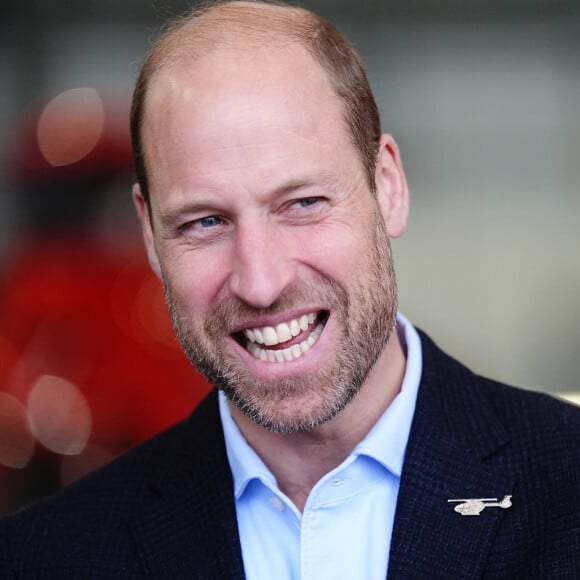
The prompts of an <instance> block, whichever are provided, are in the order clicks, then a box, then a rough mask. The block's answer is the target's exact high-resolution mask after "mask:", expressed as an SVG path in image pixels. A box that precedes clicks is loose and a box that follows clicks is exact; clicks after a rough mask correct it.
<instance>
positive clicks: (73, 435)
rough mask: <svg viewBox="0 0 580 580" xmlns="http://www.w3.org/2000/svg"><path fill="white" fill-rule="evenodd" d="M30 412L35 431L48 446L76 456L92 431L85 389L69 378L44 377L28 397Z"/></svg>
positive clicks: (37, 436)
mask: <svg viewBox="0 0 580 580" xmlns="http://www.w3.org/2000/svg"><path fill="white" fill-rule="evenodd" d="M28 415H29V417H30V423H31V427H32V431H33V433H34V434H35V435H36V438H37V439H38V441H39V442H40V443H42V445H44V446H45V447H46V448H47V449H50V450H51V451H54V452H56V453H61V454H63V455H76V454H78V453H81V452H82V450H83V449H84V448H85V446H86V444H87V441H88V439H89V437H90V434H91V428H92V418H91V410H90V408H89V405H88V403H87V400H86V399H85V397H84V395H83V394H82V393H81V391H80V390H79V389H78V388H77V387H75V386H74V385H73V384H72V383H70V382H69V381H67V380H65V379H63V378H61V377H56V376H52V375H43V376H41V377H40V378H39V379H38V380H37V381H36V383H35V384H34V386H33V387H32V389H31V391H30V395H29V397H28Z"/></svg>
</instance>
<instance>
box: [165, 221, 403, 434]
mask: <svg viewBox="0 0 580 580" xmlns="http://www.w3.org/2000/svg"><path fill="white" fill-rule="evenodd" d="M373 225H374V227H373V228H371V229H370V234H369V240H368V255H367V256H366V258H367V267H366V272H363V275H362V276H360V277H359V282H358V286H356V287H355V288H354V289H352V290H350V291H347V290H345V289H344V288H342V287H341V286H340V285H339V284H337V283H336V282H334V281H333V280H330V279H328V278H325V277H323V276H322V275H319V276H318V278H317V279H316V280H315V281H314V282H308V283H306V282H300V281H297V282H296V283H295V284H294V285H292V286H290V287H288V288H286V289H285V290H284V293H283V294H282V295H281V296H280V297H279V298H278V299H277V300H276V301H275V303H273V304H272V305H271V306H270V307H268V308H266V309H255V308H252V307H250V306H248V305H247V304H245V303H244V302H242V301H240V300H237V299H235V298H232V299H228V300H227V301H222V302H220V303H218V304H216V306H215V307H214V308H213V309H212V310H211V311H210V313H209V314H208V316H207V317H206V320H205V324H204V325H203V328H194V327H193V324H192V318H191V316H189V315H188V312H187V308H184V307H183V306H182V305H181V304H180V303H179V302H178V301H177V300H176V299H175V297H174V295H173V292H172V290H171V286H170V284H169V282H168V277H167V276H166V275H165V273H164V276H163V279H164V286H165V293H166V299H167V303H168V306H169V310H170V313H171V318H172V320H173V326H174V329H175V333H176V335H177V338H178V339H179V342H180V344H181V347H182V349H183V351H184V352H185V354H186V356H187V358H188V359H189V360H190V362H191V363H192V364H193V365H194V366H195V367H196V368H197V370H198V371H199V372H201V373H202V374H203V375H204V376H205V378H206V379H207V380H208V381H209V382H210V383H212V384H213V385H214V386H215V387H216V388H218V389H220V390H222V391H223V392H224V393H225V395H226V396H227V398H228V399H229V400H230V401H231V402H232V403H233V404H234V405H235V406H236V407H237V408H238V409H240V411H242V412H243V413H244V414H245V415H246V416H247V417H249V418H250V419H251V420H253V421H254V422H256V423H257V424H258V425H260V426H262V427H264V428H266V429H268V430H270V431H272V432H275V433H279V434H289V433H295V432H298V431H311V430H313V429H316V428H317V427H319V426H320V425H322V424H323V423H325V422H327V421H329V420H330V419H332V418H333V417H335V416H336V415H337V414H338V413H340V411H342V410H343V409H344V408H345V406H346V405H347V404H348V403H349V402H350V401H351V400H352V399H353V398H354V397H355V396H356V394H357V393H358V392H359V390H360V388H361V387H362V385H363V384H364V382H365V380H366V378H367V376H368V374H369V372H370V371H371V369H372V368H373V366H374V365H375V363H376V361H377V359H378V358H379V356H380V354H381V353H382V351H383V349H384V347H385V345H386V344H387V342H388V340H389V338H390V336H391V334H392V332H393V329H394V328H395V325H396V313H397V291H396V281H395V274H394V268H393V261H392V255H391V248H390V243H389V238H388V235H387V232H386V227H385V223H384V221H383V218H382V216H381V215H380V213H379V212H378V210H377V211H376V212H374V219H373ZM308 304H324V305H328V311H329V312H330V316H332V317H333V318H334V323H335V324H334V326H335V328H336V330H337V334H338V335H337V337H336V339H335V342H334V346H333V347H332V352H331V353H330V355H329V356H328V357H327V360H326V362H325V364H324V365H322V366H321V367H320V368H319V369H318V370H317V371H316V372H314V373H309V374H307V375H298V376H289V377H287V378H284V379H278V380H261V379H258V378H257V377H255V376H254V375H253V374H252V373H251V372H250V371H249V370H248V369H247V367H246V366H245V365H244V364H243V362H242V361H241V360H240V359H239V357H237V356H236V355H235V354H234V353H233V352H231V348H230V349H228V347H227V339H228V337H229V335H230V334H231V332H232V329H233V328H234V327H236V326H237V327H238V328H239V327H240V323H243V322H244V321H245V320H250V319H252V318H253V317H256V316H260V315H273V314H276V313H280V312H284V311H289V310H291V309H294V308H297V307H304V306H307V305H308ZM323 332H324V330H323ZM264 364H285V363H264Z"/></svg>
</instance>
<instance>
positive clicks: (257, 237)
mask: <svg viewBox="0 0 580 580" xmlns="http://www.w3.org/2000/svg"><path fill="white" fill-rule="evenodd" d="M234 244H235V245H234V248H233V253H234V260H233V266H232V272H231V275H230V280H229V285H230V290H231V291H232V292H233V293H234V294H235V295H236V296H237V297H238V298H239V299H240V300H242V301H243V302H245V303H246V304H247V305H249V306H252V307H254V308H268V307H269V306H272V304H273V303H274V302H275V301H276V299H277V298H278V297H279V296H280V294H281V293H282V292H283V290H284V289H285V288H286V287H287V286H288V285H289V284H290V283H291V282H292V280H293V277H294V263H293V260H292V259H291V258H290V256H289V253H288V247H287V245H288V240H287V239H285V237H284V236H283V235H280V232H277V231H276V228H275V226H273V225H271V224H264V223H260V224H256V223H253V224H252V225H250V224H247V225H240V226H238V230H237V234H236V239H235V242H234Z"/></svg>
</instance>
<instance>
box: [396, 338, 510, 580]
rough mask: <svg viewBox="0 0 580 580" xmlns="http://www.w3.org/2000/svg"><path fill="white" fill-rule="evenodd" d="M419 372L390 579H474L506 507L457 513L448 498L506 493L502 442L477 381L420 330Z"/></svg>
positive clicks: (504, 436) (480, 571)
mask: <svg viewBox="0 0 580 580" xmlns="http://www.w3.org/2000/svg"><path fill="white" fill-rule="evenodd" d="M421 337H422V344H423V372H422V379H421V385H420V388H419V396H418V399H417V407H416V411H415V416H414V419H413V425H412V428H411V434H410V437H409V442H408V445H407V452H406V455H405V463H404V465H403V473H402V477H401V486H400V490H399V497H398V501H397V511H396V514H395V522H394V528H393V539H392V543H391V553H390V558H389V578H429V579H435V578H479V577H481V576H482V574H483V570H484V566H485V563H486V561H487V558H488V556H489V553H490V549H491V547H492V545H493V539H494V534H495V533H496V530H497V528H498V525H499V522H500V520H501V518H502V517H503V515H504V513H505V510H503V509H502V508H498V507H490V508H487V509H485V510H484V511H483V512H482V513H481V515H479V516H463V515H461V514H459V513H457V512H456V511H455V510H454V507H455V506H456V505H457V504H456V503H449V502H448V500H449V499H472V498H498V500H500V499H501V498H502V497H503V496H504V495H510V494H512V493H513V487H514V481H515V475H514V473H513V470H510V469H509V468H508V469H506V465H505V462H502V461H501V452H500V451H501V449H503V448H504V447H505V446H506V445H507V444H508V443H509V439H508V437H507V434H506V433H505V430H504V429H503V427H502V426H501V425H499V423H498V421H497V419H496V418H495V417H494V415H493V412H492V411H491V410H490V405H487V404H486V405H482V404H481V401H482V394H481V388H482V385H481V384H480V383H481V382H482V381H481V379H479V378H478V377H476V376H475V375H473V374H472V373H470V372H469V371H468V370H467V369H465V368H464V367H463V366H461V365H460V364H459V363H457V362H455V361H453V360H452V359H450V358H449V357H447V356H446V355H444V354H443V353H442V352H440V351H439V350H438V349H437V348H436V347H435V345H434V344H433V343H432V342H431V341H430V340H429V339H428V338H427V337H425V336H424V335H421Z"/></svg>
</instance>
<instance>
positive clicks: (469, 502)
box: [447, 495, 512, 516]
mask: <svg viewBox="0 0 580 580" xmlns="http://www.w3.org/2000/svg"><path fill="white" fill-rule="evenodd" d="M447 502H448V503H459V505H456V506H455V507H454V508H453V509H454V510H455V511H456V512H457V513H459V514H461V515H462V516H478V515H479V514H481V512H482V511H483V510H484V509H485V508H488V507H499V508H502V509H504V510H507V509H508V508H510V507H512V496H511V495H504V496H503V499H502V500H501V501H497V498H496V497H482V498H481V499H448V500H447Z"/></svg>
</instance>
